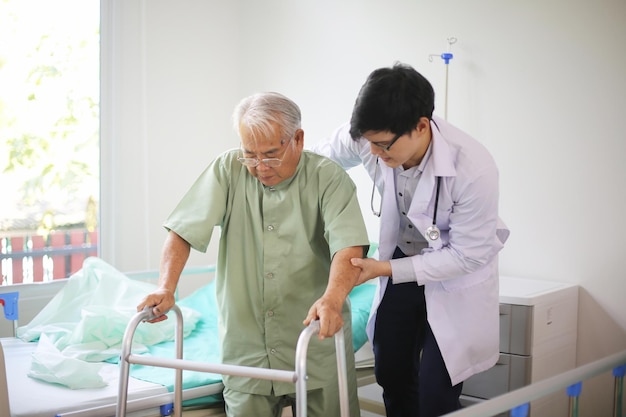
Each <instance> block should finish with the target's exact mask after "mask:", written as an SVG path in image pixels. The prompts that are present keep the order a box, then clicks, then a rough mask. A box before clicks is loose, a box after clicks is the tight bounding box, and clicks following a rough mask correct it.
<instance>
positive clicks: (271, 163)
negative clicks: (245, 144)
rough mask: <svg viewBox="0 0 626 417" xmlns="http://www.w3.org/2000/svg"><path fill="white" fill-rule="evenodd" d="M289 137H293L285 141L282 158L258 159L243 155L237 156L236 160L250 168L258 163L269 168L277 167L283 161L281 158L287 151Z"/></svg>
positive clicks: (283, 157)
mask: <svg viewBox="0 0 626 417" xmlns="http://www.w3.org/2000/svg"><path fill="white" fill-rule="evenodd" d="M291 139H293V137H291V138H290V139H289V140H288V141H287V142H286V143H285V150H284V151H283V156H282V158H263V159H259V158H244V157H242V156H240V157H239V158H237V160H238V161H239V162H241V163H242V165H245V166H247V167H250V168H255V167H258V166H259V165H260V164H263V165H265V166H266V167H270V168H275V167H278V166H280V165H281V164H282V163H283V159H285V154H286V153H287V145H288V144H289V142H291Z"/></svg>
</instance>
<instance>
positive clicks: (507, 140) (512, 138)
mask: <svg viewBox="0 0 626 417" xmlns="http://www.w3.org/2000/svg"><path fill="white" fill-rule="evenodd" d="M103 11H104V15H103V19H104V20H103V64H104V67H103V74H102V79H103V91H102V104H103V107H102V123H103V125H102V143H103V150H102V152H103V153H102V162H103V168H102V182H103V195H102V214H101V216H102V219H101V226H102V242H101V246H102V256H103V257H104V258H105V259H106V260H108V261H109V262H112V263H113V264H114V265H115V266H117V267H118V268H120V269H122V270H132V269H145V268H155V267H157V265H158V258H159V252H160V247H161V244H162V242H163V239H164V237H165V233H164V231H163V229H162V228H161V226H160V224H161V222H162V221H163V219H164V218H165V217H166V216H167V214H168V213H169V211H170V210H171V209H172V208H173V206H174V204H175V203H176V202H177V201H178V199H179V198H180V196H181V195H182V193H184V191H185V190H186V188H187V187H188V186H189V185H190V183H191V181H193V179H194V178H195V177H196V175H197V174H198V173H199V172H200V170H201V169H202V168H203V167H204V166H205V165H206V163H207V162H208V161H209V160H210V159H211V158H212V157H213V156H215V155H216V154H217V153H218V152H220V151H222V150H224V149H226V148H228V147H232V146H236V145H237V143H238V140H237V138H236V136H235V135H234V133H233V130H232V128H231V125H230V114H231V111H232V108H233V107H234V105H235V104H236V102H237V101H238V100H239V99H240V98H242V97H243V96H245V95H248V94H250V93H253V92H256V91H261V90H275V91H280V92H282V93H284V94H286V95H288V96H289V97H291V98H292V99H294V100H295V101H296V102H298V103H299V104H300V106H301V108H302V111H303V123H304V128H305V132H306V140H307V141H308V143H309V144H311V143H313V142H314V141H316V140H319V139H320V138H322V137H324V136H326V135H328V134H329V133H330V132H331V131H332V130H333V129H334V128H335V127H336V126H337V125H338V124H339V123H341V122H343V121H346V120H348V118H349V115H350V112H351V108H352V104H353V103H354V99H355V97H356V94H357V92H358V90H359V88H360V86H361V84H362V83H363V81H364V80H365V77H366V76H367V74H369V72H371V71H372V70H373V69H374V68H376V67H379V66H388V65H391V64H393V62H394V61H396V60H399V61H403V62H406V63H409V64H411V65H413V66H415V67H416V68H417V69H418V70H419V71H421V72H422V73H423V74H424V75H425V76H426V77H427V78H429V79H430V80H431V82H432V83H433V85H434V87H435V90H436V91H437V94H438V99H437V108H436V112H438V113H439V114H440V115H443V107H444V100H443V98H444V86H445V82H444V81H445V78H444V75H445V66H444V64H443V61H442V60H441V59H440V58H438V57H435V58H434V59H433V60H432V62H431V61H430V60H429V55H431V54H436V55H439V54H441V53H442V52H446V51H447V48H448V43H447V41H446V40H447V38H449V37H456V38H457V39H458V41H457V43H456V44H454V45H453V46H452V52H453V53H454V58H453V60H452V61H451V63H450V66H449V99H448V119H449V120H450V121H451V122H452V123H454V124H456V125H458V126H459V127H461V128H463V129H465V130H467V131H468V132H470V133H471V134H473V135H475V136H476V137H477V138H478V139H479V140H480V141H481V142H482V143H484V144H485V145H486V146H487V147H488V148H489V149H490V150H491V152H492V153H493V155H494V157H495V158H496V160H497V162H498V165H499V167H500V172H501V199H500V201H501V216H502V218H503V219H504V220H505V221H506V222H507V224H508V225H509V227H510V228H511V230H512V234H511V238H510V239H509V242H508V243H507V246H506V247H505V249H504V250H503V252H502V255H501V258H500V265H501V267H500V268H501V272H502V274H505V275H510V276H520V277H528V278H538V279H550V280H559V281H567V282H573V283H576V284H579V285H580V286H581V298H580V313H579V341H578V363H579V364H584V363H588V362H590V361H592V360H595V359H598V358H600V357H603V356H605V355H606V354H610V353H613V352H615V351H618V350H621V349H625V348H626V302H624V300H623V299H624V296H625V295H626V277H625V276H624V274H625V270H626V257H624V255H623V254H622V251H623V249H624V248H625V247H626V246H625V245H624V243H623V236H624V235H625V234H626V224H625V220H624V218H625V217H624V215H623V213H626V198H625V197H626V196H625V194H626V164H624V163H623V158H624V155H626V138H625V134H624V119H625V113H624V111H625V109H626V77H625V76H624V68H626V48H625V47H624V44H623V42H624V41H625V40H626V2H624V1H623V0H598V1H595V2H590V1H582V0H553V1H550V2H543V1H538V0H530V1H525V2H520V1H510V2H502V1H495V0H476V1H473V2H467V1H464V0H446V1H439V2H425V1H419V0H388V1H385V2H382V1H375V0H342V1H336V0H335V1H333V0H318V1H315V2H303V1H284V0H266V1H254V0H238V1H229V2H226V1H222V2H218V1H205V0H196V1H190V0H185V1H177V2H171V1H165V0H149V1H148V0H143V1H142V0H104V1H103ZM354 175H355V178H356V179H357V181H358V183H359V186H360V190H361V198H362V200H363V202H364V214H365V215H366V217H367V219H368V221H369V222H370V231H371V233H372V234H373V238H375V237H376V235H377V233H376V224H375V220H374V219H373V217H372V215H371V214H370V211H369V193H370V186H371V184H370V183H369V182H368V181H367V180H366V179H365V178H364V176H363V175H361V174H360V173H359V172H358V171H357V172H356V173H355V174H354ZM214 241H216V239H214ZM214 260H215V245H214V244H212V247H211V248H210V249H209V252H208V254H207V255H200V254H195V255H194V258H193V259H192V261H191V262H192V263H196V264H206V263H212V262H214ZM610 384H611V380H610V378H609V377H608V376H607V377H599V378H596V379H594V380H592V381H590V382H589V383H588V384H586V385H585V388H584V390H583V397H582V398H581V407H582V411H583V413H584V412H585V411H584V410H585V409H588V410H590V411H591V410H593V411H594V412H595V414H596V415H608V414H609V413H610V409H609V408H607V407H609V406H610V402H611V392H612V391H611V390H612V388H611V387H612V385H610ZM603 410H604V411H606V413H605V412H603Z"/></svg>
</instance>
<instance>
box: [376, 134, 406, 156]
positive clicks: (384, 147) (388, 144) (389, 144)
mask: <svg viewBox="0 0 626 417" xmlns="http://www.w3.org/2000/svg"><path fill="white" fill-rule="evenodd" d="M402 136H404V133H398V134H397V135H396V136H394V137H393V139H391V140H390V141H389V142H386V143H385V142H382V143H381V142H370V144H371V145H374V146H376V147H378V148H380V149H382V150H383V151H385V152H387V151H388V150H389V149H391V147H392V146H393V144H394V143H396V142H397V140H398V139H400V138H401V137H402Z"/></svg>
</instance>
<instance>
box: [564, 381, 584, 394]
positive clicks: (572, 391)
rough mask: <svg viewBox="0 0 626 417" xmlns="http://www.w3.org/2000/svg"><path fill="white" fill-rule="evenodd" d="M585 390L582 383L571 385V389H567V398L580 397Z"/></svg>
mask: <svg viewBox="0 0 626 417" xmlns="http://www.w3.org/2000/svg"><path fill="white" fill-rule="evenodd" d="M582 389H583V383H582V382H577V383H575V384H573V385H570V386H569V387H567V390H566V392H567V396H568V397H578V396H580V393H581V391H582Z"/></svg>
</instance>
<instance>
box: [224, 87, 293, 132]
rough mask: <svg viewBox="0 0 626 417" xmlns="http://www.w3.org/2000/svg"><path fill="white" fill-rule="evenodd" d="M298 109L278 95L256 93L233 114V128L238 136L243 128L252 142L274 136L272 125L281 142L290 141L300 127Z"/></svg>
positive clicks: (240, 103)
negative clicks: (243, 127)
mask: <svg viewBox="0 0 626 417" xmlns="http://www.w3.org/2000/svg"><path fill="white" fill-rule="evenodd" d="M301 117H302V116H301V113H300V108H299V107H298V105H297V104H296V103H294V102H293V101H291V100H290V99H288V98H287V97H285V96H283V95H282V94H279V93H274V92H266V93H257V94H253V95H251V96H249V97H246V98H244V99H243V100H241V101H240V102H239V104H237V106H236V107H235V111H234V112H233V126H234V128H235V131H236V132H237V133H238V134H240V132H241V127H242V126H245V127H246V128H247V129H248V130H249V131H250V133H251V134H252V138H253V139H254V140H258V139H261V138H268V137H270V136H271V135H272V134H274V126H273V124H274V123H275V124H277V125H278V126H279V128H280V135H281V139H282V140H288V139H291V137H292V136H293V135H294V134H295V133H296V130H298V129H300V126H301Z"/></svg>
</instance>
